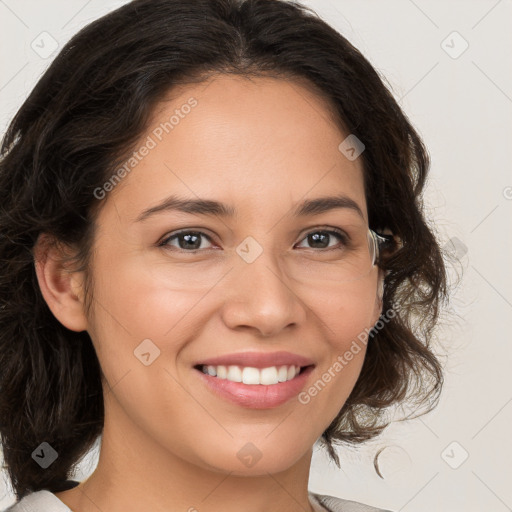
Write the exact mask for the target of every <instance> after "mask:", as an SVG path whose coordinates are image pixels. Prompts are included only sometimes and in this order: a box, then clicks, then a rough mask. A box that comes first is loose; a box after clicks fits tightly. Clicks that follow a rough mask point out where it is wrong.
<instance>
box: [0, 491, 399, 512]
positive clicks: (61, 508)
mask: <svg viewBox="0 0 512 512" xmlns="http://www.w3.org/2000/svg"><path fill="white" fill-rule="evenodd" d="M309 499H310V501H311V504H312V505H313V508H314V509H315V512H326V511H327V512H390V511H389V510H384V509H381V508H375V507H370V506H369V505H364V504H363V503H358V502H355V501H349V500H342V499H341V498H335V497H334V496H326V495H324V494H316V493H312V492H310V493H309ZM3 512H72V510H71V509H70V508H69V507H68V506H67V505H65V504H64V502H62V501H61V500H59V498H57V496H55V494H53V493H52V492H50V491H47V490H41V491H36V492H33V493H30V494H27V495H26V496H25V497H23V498H22V499H21V500H20V501H18V502H17V503H15V504H14V505H11V506H10V507H8V508H7V509H5V510H4V511H3Z"/></svg>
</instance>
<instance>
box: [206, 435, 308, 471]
mask: <svg viewBox="0 0 512 512" xmlns="http://www.w3.org/2000/svg"><path fill="white" fill-rule="evenodd" d="M265 435H267V434H265ZM271 435H272V434H271ZM293 441H296V442H293ZM219 444H220V443H219ZM234 445H236V448H235V449H233V446H234ZM312 447H313V444H311V445H309V444H307V443H306V444H303V445H301V444H300V443H298V440H294V439H293V437H292V436H290V437H289V438H288V443H284V442H282V440H281V439H276V440H274V441H273V442H272V441H269V439H266V440H265V438H264V436H262V437H261V441H258V440H255V441H248V440H246V441H243V440H237V441H233V442H232V443H228V444H225V445H224V448H225V449H223V450H222V449H221V446H219V445H218V446H217V449H216V450H212V449H211V448H210V449H209V450H208V452H204V453H202V454H197V456H198V457H200V459H201V462H202V464H201V465H203V466H204V467H205V469H208V470H210V471H216V472H219V473H231V474H233V475H236V476H265V475H268V474H269V473H271V474H274V473H281V472H283V471H286V470H288V469H289V468H291V467H292V466H293V465H295V464H297V463H298V462H299V461H300V460H301V459H302V458H304V457H307V458H308V465H309V463H310V461H309V458H310V456H311V453H312Z"/></svg>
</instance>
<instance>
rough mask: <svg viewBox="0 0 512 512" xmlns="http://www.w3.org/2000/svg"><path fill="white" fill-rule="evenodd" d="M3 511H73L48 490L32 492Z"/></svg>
mask: <svg viewBox="0 0 512 512" xmlns="http://www.w3.org/2000/svg"><path fill="white" fill-rule="evenodd" d="M3 512H71V511H70V509H69V508H68V507H67V506H66V505H65V504H64V503H63V502H62V501H60V500H59V498H57V496H55V494H53V493H51V492H50V491H47V490H44V489H43V490H41V491H36V492H32V493H30V494H27V495H26V496H24V497H23V498H22V499H21V500H20V501H18V502H17V503H15V504H14V505H11V506H10V507H8V508H6V509H5V510H4V511H3Z"/></svg>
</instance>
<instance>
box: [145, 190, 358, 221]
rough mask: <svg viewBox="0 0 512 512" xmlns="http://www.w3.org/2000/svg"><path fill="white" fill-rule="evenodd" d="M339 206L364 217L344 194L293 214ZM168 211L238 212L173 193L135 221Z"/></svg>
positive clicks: (315, 212) (310, 201) (309, 204)
mask: <svg viewBox="0 0 512 512" xmlns="http://www.w3.org/2000/svg"><path fill="white" fill-rule="evenodd" d="M338 208H346V209H350V210H353V211H355V212H357V213H358V215H359V216H360V217H362V218H363V219H364V215H363V212H362V211H361V208H360V207H359V205H358V204H357V203H356V202H355V201H354V200H353V199H351V198H350V197H348V196H344V195H339V196H324V197H317V198H315V199H307V200H305V201H303V202H301V203H299V204H298V205H297V206H296V207H295V209H294V211H293V214H294V215H295V216H297V217H304V216H313V215H319V214H321V213H325V212H327V211H330V210H334V209H338ZM168 211H180V212H183V213H191V214H195V215H211V216H220V217H234V216H236V214H237V211H236V209H235V208H233V207H232V206H230V205H227V204H224V203H221V202H219V201H213V200H210V199H186V198H180V197H178V196H175V195H171V196H169V197H167V198H165V199H164V200H163V201H162V202H161V203H159V204H157V205H155V206H152V207H151V208H147V209H146V210H143V211H142V212H141V213H140V215H139V216H138V217H137V219H136V220H135V222H141V221H144V220H146V219H147V218H148V217H151V216H152V215H155V214H157V213H162V212H168Z"/></svg>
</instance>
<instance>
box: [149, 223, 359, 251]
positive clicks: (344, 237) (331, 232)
mask: <svg viewBox="0 0 512 512" xmlns="http://www.w3.org/2000/svg"><path fill="white" fill-rule="evenodd" d="M315 233H326V234H328V235H335V236H337V237H338V238H339V239H340V240H341V244H343V246H344V247H347V246H348V245H349V241H350V238H349V237H348V235H347V234H346V233H345V232H344V231H342V230H340V229H337V228H329V229H323V228H316V229H314V230H312V231H308V232H307V233H306V234H305V235H304V237H303V238H302V239H301V240H300V242H302V241H304V240H305V239H306V238H307V237H308V236H309V235H312V234H315ZM187 234H194V235H200V236H201V237H205V238H206V239H208V240H209V241H210V242H211V243H213V241H212V238H211V237H210V236H209V235H207V234H206V233H204V232H202V231H199V230H197V231H196V230H193V229H187V230H183V231H178V232H176V233H173V234H171V235H169V236H167V237H165V238H164V239H163V240H162V241H161V242H160V243H159V244H158V246H159V247H163V248H164V249H169V248H170V247H172V246H168V245H167V244H168V242H169V241H170V240H172V239H174V238H177V237H178V236H180V235H187ZM309 249H310V250H312V251H316V252H327V251H332V250H340V248H339V247H337V246H334V247H328V248H324V249H315V248H309ZM170 250H173V251H178V252H181V253H190V254H197V253H198V252H202V251H206V250H208V249H192V250H186V249H181V248H177V247H173V248H172V249H170Z"/></svg>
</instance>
